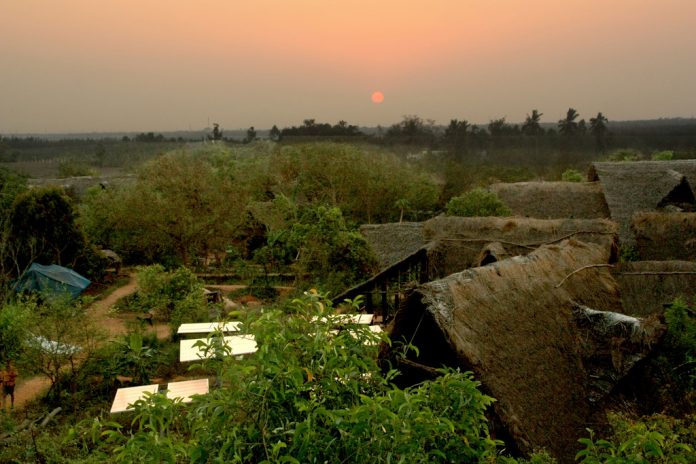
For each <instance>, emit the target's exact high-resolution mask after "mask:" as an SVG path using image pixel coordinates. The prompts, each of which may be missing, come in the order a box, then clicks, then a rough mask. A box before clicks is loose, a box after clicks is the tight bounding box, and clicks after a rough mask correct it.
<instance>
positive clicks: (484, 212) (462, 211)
mask: <svg viewBox="0 0 696 464" xmlns="http://www.w3.org/2000/svg"><path fill="white" fill-rule="evenodd" d="M510 214H512V213H511V211H510V208H508V207H507V206H505V204H504V203H503V202H502V201H501V200H500V198H498V195H496V194H495V193H493V192H488V191H486V190H484V189H482V188H476V189H474V190H471V191H469V192H467V193H465V194H464V195H461V196H458V197H453V198H452V199H450V201H449V202H447V215H448V216H464V217H484V216H509V215H510Z"/></svg>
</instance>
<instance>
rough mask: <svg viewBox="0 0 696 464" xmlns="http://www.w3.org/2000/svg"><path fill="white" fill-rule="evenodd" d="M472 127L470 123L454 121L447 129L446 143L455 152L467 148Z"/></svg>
mask: <svg viewBox="0 0 696 464" xmlns="http://www.w3.org/2000/svg"><path fill="white" fill-rule="evenodd" d="M470 128H471V125H470V124H469V121H467V120H466V119H464V120H461V121H459V120H457V119H452V120H450V123H449V125H448V126H447V128H446V129H445V134H444V137H443V138H444V141H445V143H446V144H447V145H450V146H451V147H452V148H454V150H460V149H462V148H464V147H465V146H466V141H467V138H468V135H469V129H470Z"/></svg>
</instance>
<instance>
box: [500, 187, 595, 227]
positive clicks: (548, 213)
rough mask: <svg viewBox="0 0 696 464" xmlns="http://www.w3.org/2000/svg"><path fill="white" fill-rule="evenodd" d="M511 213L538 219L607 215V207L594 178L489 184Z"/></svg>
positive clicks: (588, 217)
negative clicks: (579, 180) (590, 179)
mask: <svg viewBox="0 0 696 464" xmlns="http://www.w3.org/2000/svg"><path fill="white" fill-rule="evenodd" d="M488 189H489V190H490V191H491V192H493V193H495V194H496V195H498V197H499V198H500V199H501V200H502V201H503V203H505V204H506V205H507V206H508V207H509V208H510V209H511V210H512V213H513V214H514V215H515V216H523V217H533V218H539V219H560V218H575V219H598V218H608V217H609V208H608V207H607V204H606V201H605V200H604V194H603V193H602V188H601V186H600V185H599V183H598V182H516V183H513V184H505V183H501V184H493V185H491V186H490V187H488Z"/></svg>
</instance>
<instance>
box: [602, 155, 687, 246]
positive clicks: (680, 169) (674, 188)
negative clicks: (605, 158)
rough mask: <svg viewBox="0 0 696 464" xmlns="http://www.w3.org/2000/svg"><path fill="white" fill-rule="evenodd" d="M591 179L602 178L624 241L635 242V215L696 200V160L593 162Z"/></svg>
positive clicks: (608, 200) (611, 211)
mask: <svg viewBox="0 0 696 464" xmlns="http://www.w3.org/2000/svg"><path fill="white" fill-rule="evenodd" d="M588 179H589V180H590V181H599V182H600V184H601V185H602V190H603V191H604V197H605V199H606V202H607V206H608V207H609V212H610V213H611V218H612V219H613V220H614V221H616V222H617V223H619V237H620V239H621V241H622V243H627V244H629V245H634V244H635V241H634V238H633V236H632V234H631V230H630V226H631V218H632V217H633V215H634V214H635V213H637V212H640V211H655V210H657V209H658V208H660V207H663V206H665V205H666V204H669V203H684V202H685V203H691V204H693V203H694V194H693V190H692V187H693V186H694V185H696V160H678V161H635V162H621V163H593V164H592V167H591V168H590V172H589V174H588Z"/></svg>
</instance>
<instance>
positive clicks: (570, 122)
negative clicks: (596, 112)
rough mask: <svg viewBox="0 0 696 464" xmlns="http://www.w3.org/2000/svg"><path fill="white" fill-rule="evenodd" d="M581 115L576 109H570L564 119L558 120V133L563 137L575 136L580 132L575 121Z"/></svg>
mask: <svg viewBox="0 0 696 464" xmlns="http://www.w3.org/2000/svg"><path fill="white" fill-rule="evenodd" d="M578 116H580V114H579V113H578V112H577V111H576V110H575V109H574V108H568V113H566V117H565V118H564V119H559V120H558V131H559V132H560V133H561V134H563V135H567V136H570V135H575V134H577V132H578V123H577V122H575V120H576V119H577V118H578Z"/></svg>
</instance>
